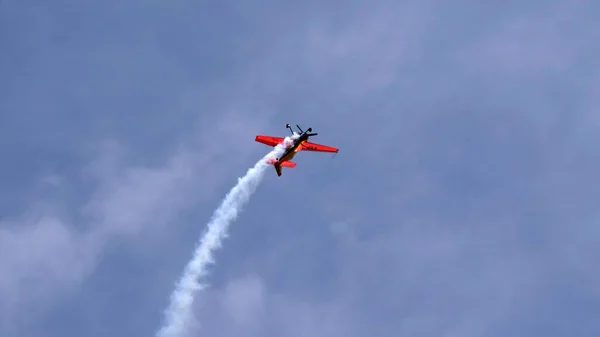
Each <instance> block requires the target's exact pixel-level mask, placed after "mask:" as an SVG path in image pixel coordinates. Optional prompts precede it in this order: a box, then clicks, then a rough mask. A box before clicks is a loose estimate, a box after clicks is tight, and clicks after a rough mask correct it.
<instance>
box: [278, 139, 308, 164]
mask: <svg viewBox="0 0 600 337" xmlns="http://www.w3.org/2000/svg"><path fill="white" fill-rule="evenodd" d="M307 140H308V135H306V134H303V135H302V136H300V137H299V138H298V139H296V140H295V141H294V143H293V144H292V146H290V147H289V148H287V149H286V150H285V152H284V153H283V155H281V157H280V158H279V159H278V160H277V161H278V162H284V161H290V160H292V159H293V158H294V156H296V153H298V151H299V149H300V146H301V145H302V144H303V143H305V142H306V141H307Z"/></svg>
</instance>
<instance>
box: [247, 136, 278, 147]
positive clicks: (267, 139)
mask: <svg viewBox="0 0 600 337" xmlns="http://www.w3.org/2000/svg"><path fill="white" fill-rule="evenodd" d="M254 140H255V141H257V142H259V143H263V144H265V145H269V146H273V147H275V146H277V144H281V143H283V140H284V138H281V137H271V136H256V138H255V139H254Z"/></svg>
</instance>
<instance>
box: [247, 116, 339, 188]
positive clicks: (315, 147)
mask: <svg viewBox="0 0 600 337" xmlns="http://www.w3.org/2000/svg"><path fill="white" fill-rule="evenodd" d="M285 127H286V128H288V129H290V131H291V132H292V135H295V133H294V130H292V127H291V126H290V125H289V124H286V125H285ZM296 127H297V128H298V130H300V133H299V134H298V135H299V137H298V138H296V139H293V140H292V142H293V143H292V144H291V145H290V146H288V147H286V150H285V152H284V153H283V154H282V155H281V157H279V158H277V159H272V160H270V161H269V164H271V165H273V166H275V171H276V172H277V176H281V167H288V168H294V167H296V163H294V162H291V161H290V160H292V158H294V156H295V155H296V154H297V153H298V152H300V151H311V152H329V153H337V152H338V151H339V149H337V148H335V147H329V146H325V145H319V144H314V143H309V142H307V140H308V138H309V137H312V136H316V135H317V134H316V133H310V132H311V131H312V128H308V129H307V130H306V131H302V129H301V128H300V127H299V126H298V125H296ZM254 140H255V141H257V142H259V143H263V144H265V145H269V146H273V147H275V146H277V145H278V144H281V143H283V141H284V138H281V137H271V136H262V135H258V136H256V138H255V139H254Z"/></svg>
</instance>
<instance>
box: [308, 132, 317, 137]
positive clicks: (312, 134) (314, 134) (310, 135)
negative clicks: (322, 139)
mask: <svg viewBox="0 0 600 337" xmlns="http://www.w3.org/2000/svg"><path fill="white" fill-rule="evenodd" d="M307 135H308V136H309V137H312V136H316V135H318V133H316V132H315V133H307Z"/></svg>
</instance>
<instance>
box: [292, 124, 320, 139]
mask: <svg viewBox="0 0 600 337" xmlns="http://www.w3.org/2000/svg"><path fill="white" fill-rule="evenodd" d="M285 127H286V128H288V129H290V131H291V132H292V134H294V130H292V127H291V126H290V124H289V123H288V124H286V125H285ZM296 127H297V128H298V130H300V134H306V135H307V136H309V137H312V136H316V135H318V133H316V132H315V133H310V132H312V128H308V129H306V132H304V131H302V129H301V128H300V126H299V125H298V124H296Z"/></svg>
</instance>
